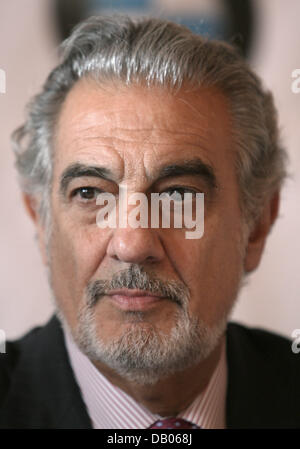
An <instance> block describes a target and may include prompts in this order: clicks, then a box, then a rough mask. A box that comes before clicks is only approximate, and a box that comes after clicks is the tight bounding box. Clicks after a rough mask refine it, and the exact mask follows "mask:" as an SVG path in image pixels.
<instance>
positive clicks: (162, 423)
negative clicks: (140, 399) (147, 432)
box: [149, 418, 201, 429]
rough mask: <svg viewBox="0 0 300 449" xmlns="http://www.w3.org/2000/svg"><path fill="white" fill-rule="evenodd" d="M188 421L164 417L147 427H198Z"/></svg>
mask: <svg viewBox="0 0 300 449" xmlns="http://www.w3.org/2000/svg"><path fill="white" fill-rule="evenodd" d="M200 428H201V427H198V426H196V424H193V423H192V422H190V421H187V420H186V419H181V418H166V419H159V420H158V421H155V423H153V424H152V425H151V426H150V427H149V429H200Z"/></svg>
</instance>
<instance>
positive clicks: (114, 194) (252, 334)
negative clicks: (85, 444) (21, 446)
mask: <svg viewBox="0 0 300 449" xmlns="http://www.w3.org/2000/svg"><path fill="white" fill-rule="evenodd" d="M14 142H15V151H16V156H17V169H18V171H19V175H20V179H21V185H22V189H23V192H24V202H25V205H26V209H27V211H28V213H29V215H30V216H31V218H32V219H33V221H34V223H35V226H36V230H37V236H38V241H39V246H40V250H41V254H42V258H43V262H44V264H45V266H46V268H47V271H48V275H49V282H50V286H51V291H52V293H53V299H54V302H55V305H56V310H57V317H58V318H56V317H54V318H52V320H51V321H50V322H49V323H48V324H47V325H46V326H45V327H43V328H38V329H35V330H33V331H32V332H30V333H29V334H28V335H26V336H25V337H23V338H21V339H20V340H18V341H16V342H10V343H8V344H7V350H6V354H5V355H2V356H1V359H0V363H1V365H0V366H1V369H0V404H1V405H0V416H1V417H0V426H1V427H2V428H15V427H20V428H91V427H92V428H111V429H121V428H140V429H143V428H149V427H150V428H159V427H161V428H163V427H175V428H176V427H177V428H195V427H196V428H197V427H200V428H204V429H205V428H232V427H233V428H238V427H250V428H251V427H297V426H299V421H300V420H299V405H300V400H299V399H300V398H299V393H298V392H297V390H296V376H297V375H298V374H299V362H298V360H297V357H296V356H295V355H294V354H293V353H292V351H291V347H290V342H289V341H288V340H286V339H284V338H282V337H279V336H276V335H273V334H270V333H267V332H265V331H262V330H250V329H247V328H245V327H242V326H239V325H237V324H231V323H230V324H228V320H229V316H230V312H231V310H232V307H233V305H234V303H235V300H236V298H237V295H238V292H239V289H240V288H241V285H242V283H243V281H244V279H245V277H246V276H247V274H248V273H250V272H252V271H253V270H255V269H256V268H257V267H258V265H259V262H260V259H261V256H262V253H263V249H264V245H265V242H266V238H267V236H268V234H269V232H270V230H271V227H272V225H273V223H274V221H275V220H276V217H277V215H278V208H279V191H280V187H281V185H282V182H283V180H284V178H285V152H284V150H283V148H281V146H280V144H279V141H278V132H277V123H276V112H275V109H274V105H273V101H272V96H271V94H270V93H268V92H265V91H264V90H263V88H262V85H261V82H260V80H259V79H258V78H257V77H256V76H255V75H254V74H253V73H252V71H251V70H250V69H249V67H248V66H247V64H246V63H245V62H244V61H243V60H242V59H241V58H240V56H239V55H238V54H237V52H236V51H235V50H234V49H233V48H231V47H230V46H228V45H227V44H224V43H221V42H214V41H207V40H205V39H203V38H202V37H200V36H197V35H194V34H192V33H191V32H190V31H188V30H187V29H185V28H182V27H180V26H178V25H175V24H172V23H169V22H165V21H161V20H154V19H143V20H131V19H129V18H126V17H118V18H103V17H93V18H90V19H89V20H87V21H86V22H84V23H82V24H80V25H79V26H78V27H77V28H76V29H75V30H74V32H73V34H72V35H71V37H70V38H69V39H68V40H67V41H66V42H65V43H64V45H63V57H62V61H61V63H60V64H59V65H58V66H57V67H56V68H55V69H54V71H53V72H52V73H51V74H50V76H49V78H48V79H47V81H46V83H45V85H44V88H43V91H42V92H41V93H40V94H39V95H38V96H37V97H35V99H34V100H33V101H32V103H31V105H30V108H29V113H28V118H27V121H26V123H25V125H24V126H22V127H21V128H19V129H18V130H17V131H16V132H15V133H14ZM23 142H24V143H23ZM125 190H126V194H127V197H126V198H128V197H129V200H128V201H127V199H126V200H125V204H124V200H123V199H122V201H121V197H122V198H123V196H122V192H124V191H125ZM155 193H156V194H159V195H162V196H163V197H164V198H165V199H169V203H163V206H162V207H161V208H160V211H159V212H160V213H164V212H165V206H166V204H169V205H170V210H169V213H170V215H171V218H174V219H175V216H176V210H177V209H176V206H175V204H176V201H177V200H176V198H177V199H179V200H180V201H181V200H183V205H184V208H187V207H188V205H187V203H185V200H186V199H188V198H189V200H190V207H192V209H189V210H190V211H192V212H191V214H190V215H191V216H190V217H189V218H190V220H191V221H192V219H194V218H195V215H196V216H197V212H198V209H199V204H200V203H199V204H198V203H197V199H198V198H199V197H200V198H203V197H204V211H202V212H203V214H202V216H203V215H204V220H205V226H204V233H203V235H201V238H194V237H193V236H192V238H187V235H186V230H187V228H188V227H189V226H188V224H187V223H185V224H184V225H182V226H175V224H174V223H175V222H172V223H171V224H170V226H169V227H165V226H163V225H162V221H161V220H162V217H159V226H154V225H153V221H151V220H152V217H151V219H150V217H146V220H145V221H144V222H143V226H142V225H140V226H139V223H138V221H139V219H140V220H141V215H142V213H144V212H145V211H150V205H149V203H147V204H148V206H146V207H144V209H142V208H140V209H139V210H138V213H136V210H135V211H133V209H134V206H135V207H137V203H136V202H134V201H132V198H136V197H134V195H135V194H139V195H140V196H139V198H140V201H141V202H142V200H141V198H142V199H143V200H144V199H147V200H149V201H150V203H151V200H152V198H153V194H155ZM197 194H198V196H197ZM101 195H104V197H103V196H101ZM130 195H133V196H132V197H131V200H130ZM199 195H203V196H199ZM109 199H113V200H114V201H115V202H114V207H113V212H112V209H107V214H106V218H105V217H104V216H102V218H101V220H99V219H98V218H99V215H98V214H99V210H101V208H100V207H99V205H102V206H105V205H107V201H108V200H109ZM104 200H106V202H105V201H104ZM171 200H172V202H171ZM121 202H122V208H120V207H119V206H120V204H121ZM160 204H162V203H160ZM201 204H202V203H201ZM151 206H152V205H151ZM187 210H188V209H187ZM132 212H133V213H134V214H135V221H134V223H135V224H137V225H132V224H131V223H132V221H131V223H130V220H128V221H126V217H129V216H130V214H132ZM150 212H151V211H150ZM110 213H111V215H110V216H109V214H110ZM113 214H114V215H113ZM107 216H109V218H108V219H107ZM112 217H114V218H118V220H117V221H118V223H117V224H116V225H113V220H111V219H112ZM124 218H125V221H124ZM131 218H132V216H131ZM144 218H145V217H144ZM156 218H157V217H156ZM105 219H106V220H107V221H106V222H105ZM110 220H111V221H110ZM124 223H125V224H124ZM145 223H146V224H145ZM140 224H141V223H140Z"/></svg>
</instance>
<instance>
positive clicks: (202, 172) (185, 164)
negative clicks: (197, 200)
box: [158, 158, 218, 190]
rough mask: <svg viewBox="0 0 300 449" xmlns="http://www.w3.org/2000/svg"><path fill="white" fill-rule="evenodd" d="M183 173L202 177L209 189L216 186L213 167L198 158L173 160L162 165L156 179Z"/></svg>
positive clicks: (182, 174)
mask: <svg viewBox="0 0 300 449" xmlns="http://www.w3.org/2000/svg"><path fill="white" fill-rule="evenodd" d="M185 175H188V176H197V177H201V178H204V180H205V182H206V183H207V185H208V187H209V188H210V189H212V190H213V189H217V188H218V183H217V178H216V175H215V172H214V169H213V168H212V167H211V165H209V164H206V163H204V162H203V161H202V160H201V159H199V158H194V159H190V160H184V161H180V162H175V163H172V164H170V165H167V166H165V167H163V168H162V169H161V170H160V171H159V173H158V179H159V180H160V179H164V178H171V177H172V178H173V177H177V176H185Z"/></svg>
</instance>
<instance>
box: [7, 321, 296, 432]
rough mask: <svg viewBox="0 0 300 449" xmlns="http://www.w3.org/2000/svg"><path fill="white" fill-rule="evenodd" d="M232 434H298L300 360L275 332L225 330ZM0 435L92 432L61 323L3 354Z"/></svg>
mask: <svg viewBox="0 0 300 449" xmlns="http://www.w3.org/2000/svg"><path fill="white" fill-rule="evenodd" d="M227 361H228V387H227V400H226V420H227V427H228V428H264V427H267V428H291V427H292V428H293V427H294V428H295V427H296V428H300V392H299V388H298V386H299V379H300V354H298V355H297V354H294V353H293V352H292V350H291V342H290V341H289V340H287V339H285V338H283V337H280V336H278V335H275V334H271V333H269V332H266V331H263V330H258V329H249V328H246V327H243V326H241V325H238V324H233V323H230V324H229V325H228V330H227ZM0 428H22V429H24V428H35V429H37V428H48V429H49V428H51V429H66V428H67V429H88V428H91V422H90V418H89V416H88V414H87V411H86V408H85V405H84V403H83V400H82V398H81V395H80V391H79V388H78V386H77V383H76V381H75V379H74V376H73V372H72V369H71V366H70V364H69V360H68V356H67V352H66V348H65V344H64V337H63V333H62V330H61V327H60V324H59V322H58V320H57V318H55V317H53V318H52V319H51V320H50V322H49V323H48V324H47V325H46V326H44V327H40V328H35V329H33V330H32V331H31V332H29V333H28V334H27V335H25V336H24V337H23V338H21V339H20V340H18V341H15V342H10V343H7V345H6V354H0Z"/></svg>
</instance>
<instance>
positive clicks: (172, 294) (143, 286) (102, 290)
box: [86, 264, 190, 307]
mask: <svg viewBox="0 0 300 449" xmlns="http://www.w3.org/2000/svg"><path fill="white" fill-rule="evenodd" d="M121 288H127V289H132V290H133V289H139V290H147V291H148V292H150V293H153V294H156V295H159V296H163V297H166V298H167V299H169V300H170V301H172V302H174V303H176V304H177V305H179V306H181V307H186V306H187V304H188V301H189V296H190V292H189V289H188V287H187V286H186V285H185V284H184V283H183V282H179V281H162V280H161V279H159V278H158V277H157V276H156V275H154V274H149V273H147V272H146V271H145V269H144V268H143V267H141V266H139V265H136V264H132V265H131V266H130V267H129V268H128V269H125V270H121V271H119V272H117V273H115V274H114V275H113V277H112V279H111V280H95V281H90V282H89V283H88V285H87V287H86V301H87V305H88V307H94V306H95V305H96V304H97V302H98V301H99V300H100V299H101V298H102V297H103V296H105V295H107V294H108V293H109V292H110V291H111V290H116V289H121Z"/></svg>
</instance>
